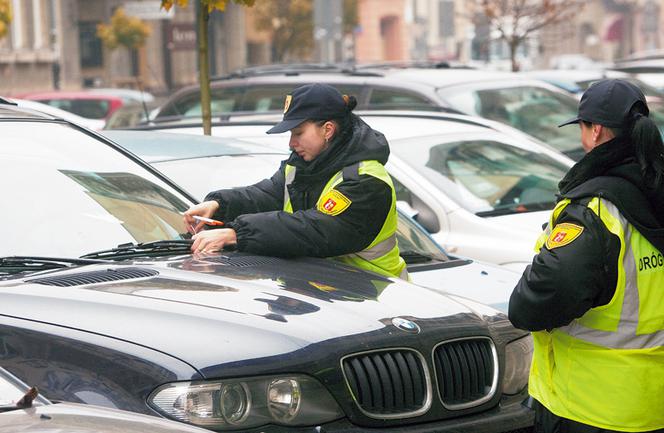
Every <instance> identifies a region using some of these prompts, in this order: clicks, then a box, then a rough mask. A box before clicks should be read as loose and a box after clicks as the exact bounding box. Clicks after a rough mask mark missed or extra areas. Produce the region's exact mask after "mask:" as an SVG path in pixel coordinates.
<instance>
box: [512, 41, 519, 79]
mask: <svg viewBox="0 0 664 433" xmlns="http://www.w3.org/2000/svg"><path fill="white" fill-rule="evenodd" d="M509 46H510V61H511V62H512V72H519V69H520V67H519V63H518V62H517V61H516V50H517V48H519V40H518V39H510V41H509Z"/></svg>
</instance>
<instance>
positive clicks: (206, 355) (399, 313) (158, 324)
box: [0, 253, 498, 371]
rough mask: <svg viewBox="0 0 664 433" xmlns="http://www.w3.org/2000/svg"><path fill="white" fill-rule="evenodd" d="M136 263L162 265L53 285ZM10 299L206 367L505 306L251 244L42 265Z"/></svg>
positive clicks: (365, 340) (40, 314)
mask: <svg viewBox="0 0 664 433" xmlns="http://www.w3.org/2000/svg"><path fill="white" fill-rule="evenodd" d="M127 268H134V269H135V268H140V269H144V270H147V271H157V272H158V275H154V276H148V277H143V278H135V277H134V278H131V279H126V280H123V279H120V280H117V281H112V282H98V283H92V284H83V285H73V286H69V287H55V286H51V285H46V284H49V283H53V279H54V278H56V277H58V280H57V281H58V284H63V283H62V281H63V280H62V279H60V277H66V276H68V277H71V278H69V279H66V280H65V282H71V281H74V282H77V281H78V282H80V281H82V280H85V281H91V280H90V279H89V278H91V275H92V274H90V273H91V272H94V271H101V274H102V275H104V276H108V275H109V274H112V275H114V276H115V275H122V274H123V273H124V272H125V271H126V270H127ZM108 269H111V271H108ZM81 274H85V275H81ZM132 275H134V274H132ZM40 279H41V281H40ZM44 279H45V280H46V281H44ZM468 282H469V285H473V284H475V281H474V280H472V281H471V280H469V281H468ZM459 284H461V283H459ZM0 305H2V314H4V315H8V316H14V317H20V318H25V319H29V320H35V321H41V322H47V323H52V324H56V325H59V326H66V327H71V328H75V329H80V330H85V331H89V332H95V333H98V334H103V335H107V336H111V337H114V338H118V339H122V340H125V341H130V342H134V343H136V344H140V345H143V346H146V347H150V348H152V349H155V350H158V351H161V352H165V353H167V354H170V355H171V356H175V357H177V358H179V359H181V360H184V361H186V362H188V363H189V364H190V365H192V366H193V367H195V368H197V369H199V371H200V370H201V369H204V368H206V367H209V366H214V365H221V364H223V363H230V362H234V361H240V360H246V359H253V358H264V357H269V356H275V355H279V354H286V353H290V352H294V351H297V350H300V349H304V348H306V347H307V346H309V345H312V344H316V343H321V342H327V341H335V339H337V338H340V337H347V336H356V338H351V339H345V340H344V342H345V341H348V342H349V343H352V344H353V348H354V350H357V347H362V345H367V344H371V341H374V340H372V338H379V340H380V338H382V337H380V335H388V336H389V335H395V336H398V335H399V334H400V331H399V330H398V329H397V328H396V327H394V325H392V322H391V321H392V319H393V318H394V317H405V318H408V319H411V320H413V321H415V322H416V323H418V324H419V326H420V328H421V329H422V334H426V333H427V332H430V333H431V332H434V331H435V332H440V329H441V324H446V323H449V324H450V325H451V326H456V327H457V328H471V329H475V330H477V328H478V325H480V324H483V323H485V321H486V320H488V319H487V317H488V316H491V315H493V314H498V313H497V312H495V311H494V310H492V309H489V308H488V307H487V308H486V311H478V309H477V307H472V309H471V308H470V307H468V306H466V305H464V303H462V301H461V302H460V301H458V300H457V301H455V300H452V299H451V298H450V297H448V296H446V295H443V294H440V293H438V292H436V291H432V290H431V289H427V288H423V287H419V286H417V285H414V284H410V283H407V282H405V281H403V280H398V279H387V278H384V277H381V276H379V275H377V274H373V273H369V272H364V271H360V270H357V269H354V268H350V267H347V266H344V265H341V264H337V263H336V262H332V261H330V260H323V259H311V258H303V259H295V260H286V259H279V258H274V257H262V256H254V255H249V254H243V253H228V254H215V255H209V256H205V257H199V258H193V257H192V256H190V255H186V256H179V257H170V258H162V259H156V260H150V261H134V262H123V264H122V265H119V264H115V263H113V264H110V265H91V266H85V267H82V268H75V269H68V270H66V271H57V272H50V273H42V274H40V275H39V276H35V275H34V274H33V275H31V276H30V277H26V278H23V279H22V280H21V281H17V280H10V281H4V282H0ZM481 329H484V327H483V326H482V328H481ZM370 334H371V335H372V336H373V337H370V336H369V335H370ZM401 334H403V332H401ZM376 335H378V336H379V337H376Z"/></svg>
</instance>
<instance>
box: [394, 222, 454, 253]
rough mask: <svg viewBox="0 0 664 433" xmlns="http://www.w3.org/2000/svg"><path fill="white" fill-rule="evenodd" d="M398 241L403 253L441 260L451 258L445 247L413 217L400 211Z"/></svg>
mask: <svg viewBox="0 0 664 433" xmlns="http://www.w3.org/2000/svg"><path fill="white" fill-rule="evenodd" d="M397 241H398V242H399V251H400V252H401V254H404V255H407V254H413V253H414V254H420V255H423V256H429V257H435V258H437V259H438V260H441V261H447V260H449V258H448V257H447V255H445V253H444V251H443V249H442V248H441V247H440V246H439V245H438V244H437V243H436V242H435V241H434V240H433V239H431V237H430V236H429V234H428V233H427V232H426V231H425V230H424V229H423V228H422V227H421V226H419V225H418V224H417V223H416V222H415V221H413V219H412V218H410V217H408V216H406V215H402V214H401V213H399V218H398V224H397Z"/></svg>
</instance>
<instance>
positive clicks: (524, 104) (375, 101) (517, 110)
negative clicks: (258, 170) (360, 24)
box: [154, 65, 583, 159]
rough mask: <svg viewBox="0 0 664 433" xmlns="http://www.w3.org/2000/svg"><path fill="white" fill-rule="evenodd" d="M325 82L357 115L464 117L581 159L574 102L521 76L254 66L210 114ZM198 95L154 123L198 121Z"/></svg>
mask: <svg viewBox="0 0 664 433" xmlns="http://www.w3.org/2000/svg"><path fill="white" fill-rule="evenodd" d="M314 81H315V82H324V83H328V84H331V85H334V86H335V87H337V88H338V89H339V90H340V91H341V92H342V93H346V94H350V95H355V96H356V97H357V100H358V105H357V108H358V109H359V110H418V111H443V112H452V113H464V114H468V115H474V116H480V117H485V118H487V119H491V120H495V121H498V122H502V123H505V124H507V125H510V126H513V127H515V128H517V129H519V130H521V131H523V132H525V133H527V134H529V135H531V136H533V137H536V138H538V139H539V140H541V141H543V142H545V143H547V144H549V145H551V146H553V147H555V148H556V149H557V150H558V151H560V152H563V153H566V154H567V155H568V156H570V157H571V158H574V159H580V158H581V156H583V148H582V147H581V143H580V141H579V137H578V133H577V131H575V130H574V129H573V128H558V125H559V124H561V123H562V122H564V121H566V120H568V119H570V118H572V117H574V116H575V115H576V114H577V105H578V101H577V100H576V99H575V98H574V96H572V95H571V94H569V93H568V92H565V91H563V90H561V89H560V88H558V87H555V86H552V85H550V84H548V83H545V82H543V81H540V80H535V79H528V78H524V76H523V75H519V74H514V73H508V72H495V71H482V70H472V69H462V68H395V67H393V65H386V67H383V68H380V67H378V66H377V65H368V66H367V67H355V68H352V69H348V68H346V69H344V68H337V69H332V68H328V69H315V70H313V71H312V70H311V69H307V68H299V69H298V68H275V67H264V68H255V69H252V70H250V71H248V72H240V73H238V74H235V75H231V76H230V77H229V78H222V79H218V80H215V81H213V82H212V84H211V87H212V113H213V115H216V116H218V115H221V116H225V115H227V114H228V113H233V112H243V113H265V112H278V113H281V112H282V109H283V101H284V96H285V95H286V94H288V93H290V91H291V90H292V89H293V88H295V87H297V86H300V85H302V84H305V83H310V82H314ZM200 112H201V109H200V91H199V89H198V87H197V86H190V87H185V88H183V89H182V90H180V91H179V92H176V93H175V94H173V95H172V96H171V98H169V99H168V100H167V101H166V102H165V103H164V104H163V105H162V106H161V108H160V109H159V110H158V111H157V113H156V115H155V118H154V121H155V122H160V121H162V120H168V119H173V118H178V117H183V116H184V117H192V116H198V117H200Z"/></svg>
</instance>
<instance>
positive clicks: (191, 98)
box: [157, 87, 244, 117]
mask: <svg viewBox="0 0 664 433" xmlns="http://www.w3.org/2000/svg"><path fill="white" fill-rule="evenodd" d="M210 93H211V94H210V98H211V99H210V107H211V112H212V114H213V115H214V114H221V113H229V112H233V111H239V110H240V103H241V101H242V96H243V94H244V87H222V88H219V87H218V88H213V89H212V90H211V92H210ZM200 114H201V94H200V92H199V91H198V89H196V90H195V91H192V92H190V93H187V94H185V95H182V96H181V97H180V98H179V99H177V100H175V101H172V102H171V103H169V105H167V106H166V107H165V108H164V109H163V110H161V111H160V112H159V115H158V116H157V117H165V116H198V115H200Z"/></svg>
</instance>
